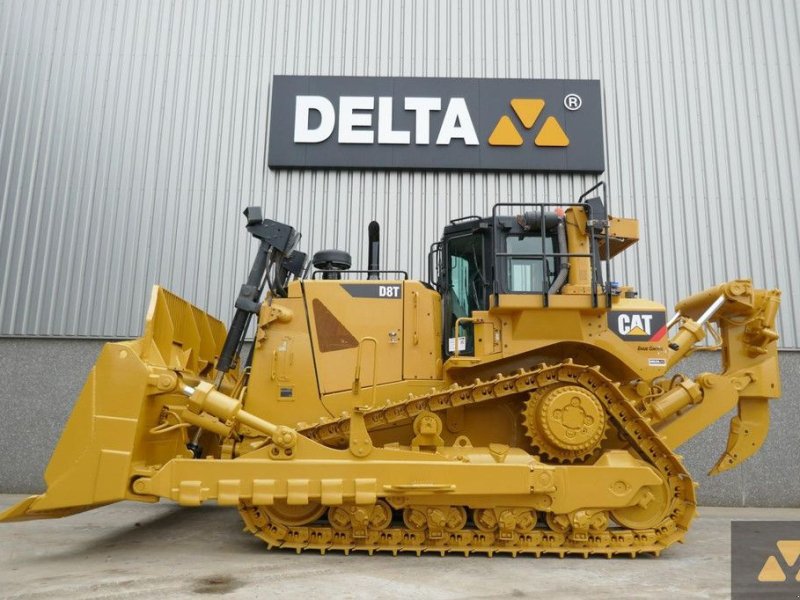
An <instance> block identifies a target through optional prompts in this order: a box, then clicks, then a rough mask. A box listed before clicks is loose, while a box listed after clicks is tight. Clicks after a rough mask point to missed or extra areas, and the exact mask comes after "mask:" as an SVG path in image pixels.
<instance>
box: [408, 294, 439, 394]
mask: <svg viewBox="0 0 800 600" xmlns="http://www.w3.org/2000/svg"><path fill="white" fill-rule="evenodd" d="M403 318H404V321H405V336H404V337H403V379H440V378H441V376H442V360H441V351H442V350H441V349H442V301H441V298H440V297H439V294H438V293H437V292H435V291H434V290H430V289H428V288H426V287H425V286H424V285H422V284H421V283H420V282H419V281H406V282H404V283H403Z"/></svg>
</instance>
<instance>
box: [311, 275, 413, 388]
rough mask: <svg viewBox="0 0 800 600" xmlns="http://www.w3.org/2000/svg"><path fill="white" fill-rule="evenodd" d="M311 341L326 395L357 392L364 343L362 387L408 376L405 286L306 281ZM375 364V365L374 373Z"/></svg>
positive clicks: (320, 382)
mask: <svg viewBox="0 0 800 600" xmlns="http://www.w3.org/2000/svg"><path fill="white" fill-rule="evenodd" d="M303 288H304V290H305V303H306V310H307V311H308V316H309V323H310V326H311V341H312V345H313V349H314V359H315V362H316V365H317V378H318V382H319V388H320V391H321V392H322V394H329V393H331V392H340V391H344V390H348V389H352V387H353V381H354V378H355V372H356V363H357V361H358V347H359V344H362V340H364V338H368V337H371V338H374V339H375V340H376V344H372V343H369V342H366V343H363V346H364V347H363V350H362V360H361V385H362V386H364V387H367V386H371V385H372V384H373V383H377V384H382V383H391V382H393V381H400V379H402V376H403V338H404V336H403V291H404V290H403V282H402V281H352V280H350V281H348V280H342V281H316V280H309V281H304V282H303ZM373 362H374V363H375V364H376V368H375V371H373Z"/></svg>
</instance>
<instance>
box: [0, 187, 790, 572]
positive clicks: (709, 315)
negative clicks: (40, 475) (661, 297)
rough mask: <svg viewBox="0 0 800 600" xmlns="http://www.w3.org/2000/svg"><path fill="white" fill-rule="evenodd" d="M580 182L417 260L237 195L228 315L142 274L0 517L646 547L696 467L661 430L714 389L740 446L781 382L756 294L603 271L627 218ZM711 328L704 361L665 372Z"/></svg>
mask: <svg viewBox="0 0 800 600" xmlns="http://www.w3.org/2000/svg"><path fill="white" fill-rule="evenodd" d="M601 190H602V191H603V192H604V188H603V186H602V184H598V185H597V186H595V187H593V188H592V189H590V190H588V191H587V192H586V193H584V194H583V195H581V196H580V197H579V198H578V199H577V200H576V201H575V202H574V203H552V202H531V203H500V204H497V205H495V206H494V207H493V208H492V211H491V214H490V215H489V216H483V217H482V216H466V217H463V218H459V219H455V220H453V221H450V222H449V224H448V225H447V226H445V227H444V230H443V233H442V237H441V239H440V241H438V242H436V243H434V244H432V245H431V246H430V252H429V255H428V265H427V271H428V273H427V277H426V278H423V279H420V280H414V279H411V278H409V277H408V274H407V273H405V272H402V271H387V270H383V269H381V267H380V227H379V225H378V224H377V223H375V222H373V223H371V224H370V225H369V229H368V237H367V244H368V253H367V255H368V261H367V268H366V269H364V270H352V269H351V266H352V265H351V262H352V260H351V257H350V255H349V254H348V253H347V252H344V251H341V250H322V251H319V252H317V253H316V254H314V255H313V256H312V258H311V260H309V259H308V255H307V254H306V253H304V252H301V251H300V250H298V249H297V246H298V243H299V240H300V234H299V232H297V231H296V230H295V229H294V228H293V227H291V226H289V225H286V224H283V223H279V222H277V221H273V220H271V219H267V218H264V217H263V214H262V209H261V207H250V208H247V209H246V210H245V211H244V215H245V217H246V221H247V224H246V228H247V231H248V232H249V233H250V234H251V235H252V236H253V238H254V240H255V241H256V242H257V243H258V246H257V250H256V254H255V259H254V261H253V264H252V267H251V269H250V272H249V275H248V278H247V280H246V282H245V283H244V285H242V287H241V289H240V290H239V292H238V296H237V298H236V301H235V313H234V316H233V319H232V321H231V324H230V326H229V327H228V328H227V329H226V327H225V325H224V324H223V323H222V322H221V321H219V320H217V319H216V318H214V317H212V316H210V315H209V314H207V313H206V312H204V311H203V310H201V309H200V308H198V307H196V306H193V305H192V304H190V303H189V302H187V301H185V300H183V299H181V298H179V297H178V296H176V295H174V294H172V293H170V292H169V291H167V290H166V289H163V288H161V287H159V286H155V287H154V288H153V289H152V295H151V299H150V304H149V308H148V309H147V315H146V318H145V323H144V332H143V334H142V336H141V337H140V338H138V339H136V340H133V341H113V342H109V343H107V344H106V345H105V346H104V348H103V349H102V351H101V353H100V355H99V357H98V360H97V362H96V364H95V366H94V367H93V368H92V370H91V372H90V373H89V376H88V379H87V380H86V383H85V385H84V388H83V390H82V392H81V394H80V396H79V398H78V400H77V402H76V404H75V407H74V410H73V412H72V414H71V416H70V418H69V420H68V422H67V424H66V426H65V428H64V431H63V433H62V435H61V438H60V441H59V442H58V444H57V446H56V448H55V450H54V452H53V455H52V458H51V461H50V463H49V466H48V467H47V470H46V472H45V481H46V484H47V489H46V491H45V492H44V493H43V494H40V495H34V496H30V497H29V498H27V499H25V500H23V501H21V502H19V503H18V504H17V505H15V506H12V507H11V508H9V509H8V510H6V511H5V512H3V513H2V514H0V521H3V522H13V521H20V520H24V519H40V518H50V517H63V516H67V515H72V514H75V513H78V512H81V511H86V510H89V509H92V508H95V507H99V506H104V505H108V504H110V503H113V502H117V501H121V500H130V501H138V502H158V501H159V500H160V499H168V500H171V501H173V502H176V503H178V504H179V505H181V506H187V507H192V506H198V505H201V504H202V503H204V502H208V501H215V502H216V503H217V504H219V505H229V506H233V507H236V508H237V509H238V511H239V513H240V514H241V517H242V519H243V521H244V526H245V529H246V530H248V531H249V532H251V533H253V534H254V535H256V536H258V537H259V538H261V539H263V541H264V542H266V544H267V545H268V547H270V548H288V549H293V550H296V551H297V552H301V551H303V550H312V551H319V552H321V553H325V552H328V551H341V552H344V553H345V554H347V553H350V552H351V551H364V552H367V553H369V554H372V553H374V552H391V553H393V554H397V553H399V552H414V553H417V554H418V555H419V554H421V553H423V552H429V553H439V554H442V555H444V554H447V553H456V554H463V555H464V556H467V555H473V554H485V555H489V556H491V555H494V554H510V555H514V556H517V555H532V556H536V557H538V556H541V555H558V556H561V557H563V556H565V555H578V556H583V557H589V556H591V555H601V556H607V557H612V556H618V555H627V556H637V555H640V554H650V555H659V554H660V553H661V552H662V551H663V550H664V549H666V548H667V547H669V546H670V545H672V544H673V543H675V542H680V541H683V538H684V536H685V535H686V532H687V530H688V528H689V526H690V523H691V521H692V519H693V517H694V515H695V512H696V496H695V488H696V484H695V483H694V482H693V481H692V478H691V476H690V475H689V473H688V472H687V470H686V468H685V467H684V465H683V462H682V459H681V457H680V456H679V455H678V454H676V448H678V447H679V446H680V445H681V444H683V443H684V442H686V441H687V440H689V439H690V438H692V437H693V436H695V435H697V434H698V433H700V432H701V431H702V430H703V429H705V428H706V427H708V426H709V425H710V424H712V423H714V422H715V421H717V420H719V419H720V418H722V417H724V416H725V415H726V414H727V413H729V412H731V411H732V410H733V409H734V408H737V409H738V410H737V413H736V415H735V416H733V418H732V420H731V422H730V433H729V437H728V440H727V447H726V448H725V450H724V452H723V453H722V455H721V457H720V458H719V460H718V461H717V463H716V465H715V466H714V467H713V469H712V473H720V472H723V471H726V470H728V469H731V468H733V467H735V466H737V465H738V464H740V463H741V462H742V461H744V460H746V459H747V458H748V457H750V456H751V455H753V454H754V453H755V452H757V451H758V449H759V448H760V446H761V445H762V443H763V441H764V439H765V437H766V435H767V429H768V424H769V400H770V399H772V398H777V397H779V396H780V394H781V390H780V378H779V369H778V355H777V340H778V334H777V333H776V317H777V312H778V307H779V304H780V291H778V290H766V289H757V288H754V287H753V285H752V284H751V282H750V281H749V280H745V279H737V280H733V281H729V282H727V283H723V284H720V285H716V286H715V287H710V288H708V289H706V290H704V291H701V292H699V293H696V294H694V295H692V296H690V297H688V298H686V299H684V300H681V301H680V302H678V303H677V305H676V306H675V310H674V313H673V314H672V315H671V316H670V318H669V319H668V318H667V311H666V308H665V307H664V305H662V304H659V303H658V302H655V301H652V300H646V299H642V298H640V297H639V295H638V293H637V292H636V290H635V289H634V288H633V287H632V286H629V285H620V284H619V283H617V282H615V281H612V279H611V261H612V259H613V258H614V257H616V256H618V255H620V254H621V253H622V252H624V251H625V250H627V249H628V248H630V247H631V246H633V245H634V244H635V243H636V242H637V241H638V239H639V224H638V221H637V220H635V219H632V218H622V217H616V216H611V215H610V214H609V213H608V206H607V202H606V194H605V193H601ZM708 349H718V350H720V351H721V353H720V354H721V369H720V372H719V373H701V374H699V375H696V376H694V377H689V376H687V375H684V374H681V373H679V372H677V371H676V367H677V366H678V364H679V363H680V362H681V361H682V360H683V359H685V358H686V357H688V356H690V355H691V354H692V353H694V352H697V351H699V350H708Z"/></svg>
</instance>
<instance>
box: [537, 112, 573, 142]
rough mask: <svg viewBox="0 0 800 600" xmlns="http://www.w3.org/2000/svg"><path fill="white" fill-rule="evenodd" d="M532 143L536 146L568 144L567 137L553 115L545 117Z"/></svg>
mask: <svg viewBox="0 0 800 600" xmlns="http://www.w3.org/2000/svg"><path fill="white" fill-rule="evenodd" d="M534 143H535V144H536V145H537V146H569V138H568V137H567V134H566V133H564V130H563V129H561V125H559V124H558V121H556V118H555V117H547V120H546V121H545V122H544V125H542V129H541V131H540V132H539V135H537V136H536V139H535V140H534Z"/></svg>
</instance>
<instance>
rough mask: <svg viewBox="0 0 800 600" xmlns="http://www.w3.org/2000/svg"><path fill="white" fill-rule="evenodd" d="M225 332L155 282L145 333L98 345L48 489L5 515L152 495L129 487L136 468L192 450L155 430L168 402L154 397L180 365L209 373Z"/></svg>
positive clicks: (43, 513)
mask: <svg viewBox="0 0 800 600" xmlns="http://www.w3.org/2000/svg"><path fill="white" fill-rule="evenodd" d="M224 339H225V327H224V325H223V324H222V323H221V322H219V321H217V320H216V319H213V318H211V317H209V316H208V315H207V314H206V313H204V312H202V311H200V310H199V309H197V308H196V307H194V306H192V305H191V304H189V303H188V302H186V301H184V300H182V299H180V298H178V297H177V296H175V295H173V294H171V293H170V292H168V291H166V290H164V289H162V288H160V287H158V286H155V287H154V288H153V292H152V296H151V300H150V307H149V309H148V311H147V318H146V321H145V330H144V334H143V336H142V337H141V338H139V339H137V340H133V341H130V342H114V343H109V344H106V345H105V346H104V347H103V350H102V351H101V352H100V356H99V357H98V360H97V362H96V364H95V366H94V367H93V368H92V370H91V372H90V373H89V376H88V378H87V380H86V383H85V384H84V386H83V390H82V391H81V394H80V396H79V397H78V400H77V402H76V403H75V408H74V409H73V411H72V414H71V415H70V418H69V420H68V421H67V424H66V426H65V428H64V432H63V433H62V434H61V438H60V440H59V442H58V444H57V445H56V447H55V450H54V451H53V455H52V457H51V459H50V463H49V465H48V466H47V470H46V471H45V476H44V478H45V482H46V483H47V490H46V491H45V493H44V494H41V495H38V496H30V497H29V498H26V499H25V500H23V501H21V502H19V503H18V504H16V505H15V506H12V507H11V508H9V509H7V510H6V511H4V512H3V513H0V522H2V521H21V520H26V519H44V518H52V517H63V516H67V515H71V514H75V513H78V512H82V511H85V510H89V509H92V508H96V507H98V506H103V505H106V504H110V503H112V502H118V501H120V500H139V501H143V502H155V501H156V498H153V497H152V496H140V495H136V494H134V493H133V491H132V490H131V488H130V482H131V477H132V476H133V475H134V474H135V472H136V469H138V468H142V467H144V466H145V465H153V464H163V463H164V462H167V461H168V460H169V459H171V458H174V457H175V456H186V457H189V456H191V454H190V453H189V452H188V450H187V449H186V447H185V439H184V438H183V437H182V436H183V435H184V434H183V432H182V431H175V432H174V433H172V434H170V435H161V434H159V433H157V432H154V431H153V428H154V427H155V426H157V425H158V422H159V418H160V417H159V415H160V413H161V408H162V406H163V403H162V402H153V401H152V398H153V396H154V395H156V394H159V393H163V387H164V383H165V379H164V378H165V377H166V378H170V377H174V373H175V371H180V372H181V373H182V374H184V375H188V376H193V377H210V376H212V373H213V366H214V363H215V360H216V357H217V356H218V355H219V350H220V348H221V347H222V344H223V342H224ZM159 386H161V388H160V387H159ZM178 401H179V399H178V400H176V403H177V402H178ZM175 434H178V435H175Z"/></svg>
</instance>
